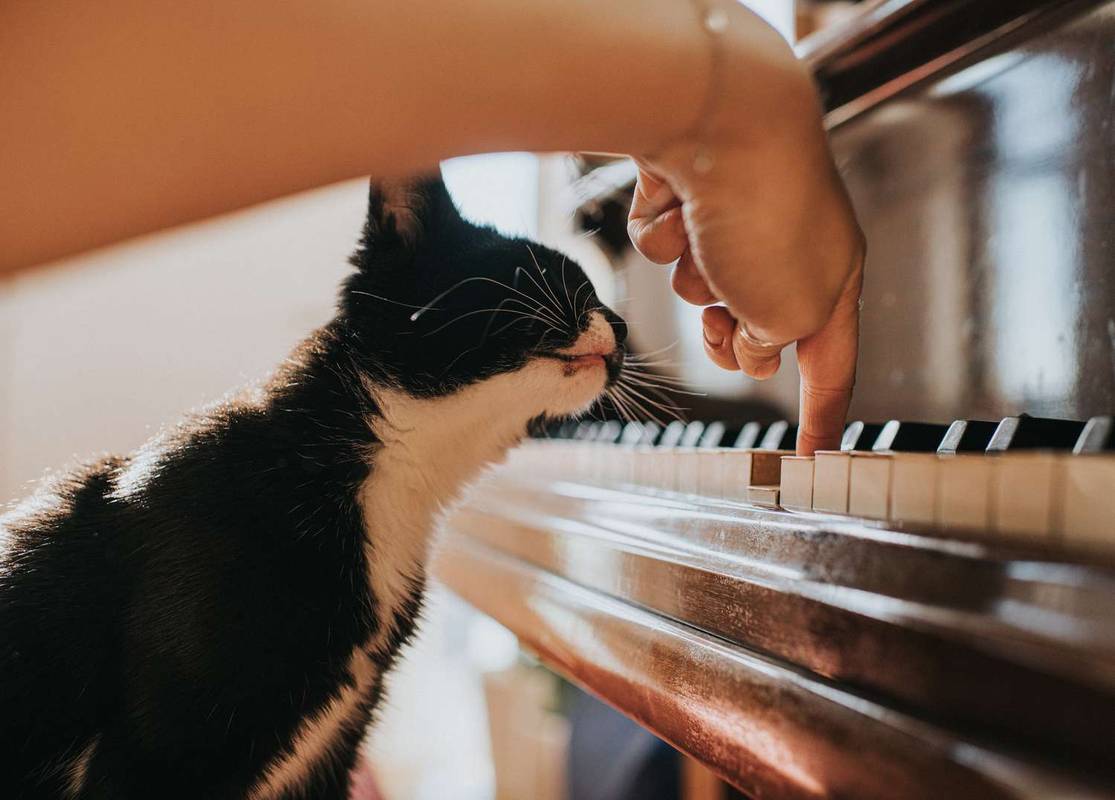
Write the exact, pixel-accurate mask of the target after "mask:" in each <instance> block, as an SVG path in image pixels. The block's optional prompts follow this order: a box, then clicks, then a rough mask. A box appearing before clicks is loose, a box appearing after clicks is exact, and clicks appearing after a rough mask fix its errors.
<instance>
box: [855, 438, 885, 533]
mask: <svg viewBox="0 0 1115 800" xmlns="http://www.w3.org/2000/svg"><path fill="white" fill-rule="evenodd" d="M890 469H891V455H890V454H889V453H852V458H851V462H850V466H849V470H848V513H849V514H851V515H853V516H857V517H866V518H868V519H887V515H888V514H889V512H890Z"/></svg>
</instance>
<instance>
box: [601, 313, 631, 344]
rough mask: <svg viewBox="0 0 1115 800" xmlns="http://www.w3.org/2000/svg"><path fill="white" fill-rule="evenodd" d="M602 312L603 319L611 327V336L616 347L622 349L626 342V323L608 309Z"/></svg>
mask: <svg viewBox="0 0 1115 800" xmlns="http://www.w3.org/2000/svg"><path fill="white" fill-rule="evenodd" d="M602 310H603V312H604V319H606V320H608V324H609V325H611V326H612V334H613V335H614V336H615V337H616V347H623V343H624V342H626V341H627V323H626V322H624V321H623V319H622V318H621V317H620V316H619V314H616V313H615V312H614V311H612V310H611V309H610V308H605V309H602Z"/></svg>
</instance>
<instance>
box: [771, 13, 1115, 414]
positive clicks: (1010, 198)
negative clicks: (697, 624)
mask: <svg viewBox="0 0 1115 800" xmlns="http://www.w3.org/2000/svg"><path fill="white" fill-rule="evenodd" d="M946 5H947V4H946ZM999 5H1000V6H1003V7H1006V6H1013V5H1016V4H1012V3H1000V4H999ZM1056 5H1057V7H1058V10H1059V12H1060V13H1059V14H1058V15H1057V19H1058V20H1059V21H1058V23H1057V24H1056V25H1053V26H1052V27H1050V28H1049V29H1048V30H1043V31H1042V32H1040V33H1036V34H1035V35H1033V36H1031V37H1030V38H1023V37H1022V33H1026V32H1027V31H1020V32H1018V33H1017V34H1016V35H1015V36H1013V37H1007V38H1006V39H1003V40H997V41H995V42H993V43H991V44H989V45H986V46H984V47H982V48H974V52H972V53H971V54H969V55H968V56H966V59H967V60H966V61H965V62H964V63H965V64H966V66H963V68H956V69H952V70H946V71H945V72H944V73H939V74H937V75H935V76H934V78H933V79H932V80H931V81H928V82H924V81H923V82H921V83H918V84H917V85H914V86H913V88H911V89H909V90H905V91H902V92H900V93H898V94H897V95H894V96H891V97H889V98H888V99H887V100H886V101H885V102H883V103H881V104H879V105H877V106H875V107H873V108H872V109H871V110H869V111H866V112H864V113H857V114H855V115H853V116H851V117H850V118H848V119H846V120H835V121H834V127H833V130H832V133H831V139H832V143H833V148H834V150H835V152H836V154H837V158H838V163H839V165H840V168H841V172H842V173H843V175H844V176H845V179H846V181H847V183H848V185H849V189H850V191H851V194H852V197H853V201H854V202H855V205H856V209H857V212H858V214H859V217H860V219H861V221H862V223H863V226H864V229H865V232H866V234H867V241H868V262H867V269H866V273H865V274H866V282H865V286H864V310H863V322H862V334H861V339H860V341H861V355H860V362H859V373H858V376H857V386H856V390H857V391H856V397H855V400H854V402H853V408H852V414H853V416H855V417H857V418H865V419H876V418H880V419H885V418H888V417H893V416H895V415H901V416H903V417H904V418H906V419H925V420H948V419H962V418H968V419H984V418H990V419H995V418H999V417H1002V416H1007V415H1010V414H1015V413H1018V412H1020V411H1027V412H1029V413H1032V414H1035V415H1044V416H1052V417H1067V418H1075V419H1086V418H1087V417H1089V416H1092V415H1096V414H1105V413H1109V412H1110V410H1111V409H1112V408H1113V407H1115V369H1113V366H1112V365H1113V364H1115V269H1113V267H1115V236H1113V235H1112V234H1113V229H1115V126H1113V125H1112V104H1111V87H1112V85H1113V83H1115V44H1113V43H1115V3H1111V2H1108V3H1103V4H1100V5H1098V6H1096V5H1093V6H1089V8H1088V10H1085V11H1083V12H1081V11H1079V8H1080V6H1079V4H1073V3H1063V4H1056ZM1070 11H1071V12H1073V13H1071V14H1070V13H1068V12H1070ZM1050 13H1052V12H1050ZM787 401H788V403H787V404H788V405H789V403H790V402H792V398H789V397H788V398H787Z"/></svg>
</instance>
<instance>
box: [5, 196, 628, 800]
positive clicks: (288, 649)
mask: <svg viewBox="0 0 1115 800" xmlns="http://www.w3.org/2000/svg"><path fill="white" fill-rule="evenodd" d="M353 264H354V265H355V267H356V272H355V273H354V274H353V275H352V276H351V277H350V278H349V279H348V281H347V282H346V284H345V287H344V289H343V290H342V293H341V298H340V302H339V308H338V313H337V315H336V317H335V318H334V319H333V321H332V322H330V323H329V324H328V325H326V326H325V327H324V328H322V329H321V330H319V331H317V332H316V333H315V334H314V335H313V336H312V337H311V338H310V339H309V340H307V341H306V342H305V343H304V344H303V345H302V346H301V347H300V349H298V350H297V351H296V352H295V353H294V354H293V355H292V356H291V357H290V359H288V361H287V362H286V363H285V364H284V365H283V366H282V367H281V368H280V369H279V370H278V372H277V373H276V375H275V376H274V377H273V378H272V379H270V381H269V382H267V383H266V384H265V385H262V386H260V387H257V388H254V389H252V390H249V391H247V392H245V393H243V394H242V395H240V396H237V397H235V398H233V399H230V400H228V401H225V402H222V403H220V404H219V405H217V406H215V407H214V408H211V409H209V410H207V411H205V412H203V413H201V414H198V415H196V416H194V417H192V418H190V419H188V420H186V421H183V422H181V423H179V424H178V425H177V426H175V427H172V428H169V429H167V430H165V431H164V432H163V433H162V434H160V435H159V436H157V437H156V438H155V439H154V440H152V441H150V442H149V443H147V444H146V445H144V446H143V447H142V448H140V449H139V450H138V451H137V452H135V453H133V454H131V455H129V456H124V457H118V458H117V457H113V458H105V459H103V460H101V461H98V462H97V463H93V464H89V465H87V466H84V467H83V468H81V469H79V470H77V471H74V472H71V473H69V474H65V475H61V476H59V477H55V478H53V479H51V480H49V481H48V482H47V483H46V484H44V485H43V486H42V487H41V488H40V490H39V491H38V492H37V494H35V495H34V496H32V497H31V498H29V499H28V500H26V501H24V502H23V503H22V504H20V505H18V506H16V507H15V508H13V509H12V510H11V511H10V512H9V513H7V514H6V515H5V516H3V517H0V797H3V798H12V799H13V800H14V798H82V799H83V800H93V799H94V798H144V800H147V798H155V797H158V798H190V799H191V800H195V799H196V798H207V799H213V800H218V799H220V798H245V799H246V800H276V799H277V798H299V797H306V798H331V799H335V798H343V797H345V796H346V794H347V787H348V774H349V772H350V770H351V768H352V766H353V764H354V760H355V754H356V750H357V747H358V745H359V743H360V741H361V739H362V738H363V736H364V732H365V729H366V727H367V726H368V724H369V721H370V720H371V718H372V713H373V710H374V709H375V707H376V704H377V702H378V701H379V699H380V696H381V693H382V691H383V677H384V674H385V673H386V672H387V671H388V670H389V669H390V667H391V664H392V662H393V661H394V659H395V657H396V655H397V654H398V651H399V648H400V647H401V646H402V645H403V644H404V643H405V642H406V640H407V638H408V637H409V636H410V635H411V633H412V631H413V630H414V626H415V622H416V618H417V615H418V612H419V609H420V606H421V603H422V593H423V587H424V583H425V562H426V557H427V550H428V547H429V543H430V537H431V535H432V533H433V532H434V530H435V527H436V523H437V520H438V517H439V514H440V512H441V511H442V509H443V508H445V506H446V504H448V503H451V502H452V501H453V499H454V498H455V496H456V495H457V493H458V491H459V490H460V489H461V487H462V486H463V485H464V484H465V483H466V482H467V481H469V480H470V479H471V478H473V477H474V476H476V475H477V474H478V473H479V472H480V471H481V469H482V468H483V467H484V465H486V464H489V463H491V462H495V461H498V460H500V459H501V458H502V457H503V455H504V453H505V452H506V451H507V449H508V448H509V447H511V446H513V445H514V444H515V443H516V442H518V441H519V440H520V439H521V438H522V437H523V436H524V434H525V432H526V431H527V428H528V425H530V424H531V423H532V422H535V421H537V420H539V419H540V418H541V419H545V418H549V417H559V416H563V415H569V414H575V413H578V412H581V411H583V410H585V409H586V408H587V407H588V406H589V405H590V404H591V403H592V402H594V401H595V400H596V399H597V398H598V397H599V396H600V395H601V393H602V392H603V391H604V390H605V389H606V387H607V385H608V384H609V383H610V382H611V381H614V380H615V379H616V376H617V374H618V371H619V368H620V363H621V361H622V347H623V340H624V337H625V328H624V325H623V323H622V322H621V321H620V320H619V319H618V317H616V316H615V314H613V313H612V312H611V311H609V310H608V309H607V308H605V307H604V306H603V305H602V304H601V303H600V302H599V300H598V299H597V298H596V295H595V293H594V291H593V289H592V286H591V284H590V283H589V282H588V280H587V279H586V278H585V276H584V274H583V273H582V271H581V270H580V269H579V268H578V267H577V266H576V265H575V264H574V263H572V262H569V261H567V260H566V259H564V258H563V257H562V256H561V255H559V254H557V253H555V252H552V251H550V250H547V249H545V248H542V247H539V246H537V245H531V244H529V243H527V242H526V241H523V240H521V239H509V238H505V237H503V236H501V235H499V234H497V233H496V232H494V231H492V230H490V229H486V228H480V227H477V226H474V225H472V224H470V223H468V222H466V221H464V220H462V219H461V217H460V216H459V214H458V213H457V210H456V209H455V208H454V206H453V203H452V201H451V199H450V198H449V195H448V193H447V192H446V190H445V187H444V185H443V184H442V182H441V181H440V179H432V180H427V181H422V182H417V183H410V184H398V185H381V186H375V185H373V188H372V192H371V198H370V207H369V214H368V221H367V224H366V227H365V231H364V236H363V239H362V242H361V245H360V247H359V249H358V251H357V253H356V254H355V255H354V256H353Z"/></svg>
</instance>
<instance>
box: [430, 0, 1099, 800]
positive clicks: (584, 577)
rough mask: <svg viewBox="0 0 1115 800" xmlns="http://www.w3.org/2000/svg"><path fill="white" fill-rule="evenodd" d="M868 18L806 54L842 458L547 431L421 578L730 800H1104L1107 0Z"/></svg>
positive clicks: (624, 430) (709, 442)
mask: <svg viewBox="0 0 1115 800" xmlns="http://www.w3.org/2000/svg"><path fill="white" fill-rule="evenodd" d="M860 9H861V10H860V11H859V13H858V14H857V15H856V16H855V17H854V18H853V19H851V20H850V21H849V22H848V23H846V24H844V25H842V26H840V27H839V28H837V29H835V30H825V31H822V32H820V33H818V34H816V35H814V36H813V37H812V38H809V39H806V40H804V41H803V42H802V43H801V45H800V50H801V54H802V56H803V57H804V58H805V59H807V60H808V61H809V63H810V64H811V65H812V67H813V69H814V71H815V74H816V76H817V80H818V82H819V84H820V85H821V88H822V91H823V96H824V98H825V102H826V108H827V123H828V125H829V127H830V135H831V139H832V143H833V147H834V148H835V150H836V153H837V160H838V163H839V166H840V168H841V170H842V171H843V173H844V175H845V178H846V180H847V182H848V185H849V187H850V190H851V192H852V194H853V198H854V200H855V203H856V207H857V209H858V212H859V214H860V218H861V221H862V223H863V225H864V228H865V230H866V233H867V238H868V242H869V261H868V266H867V282H866V286H865V291H864V301H865V302H864V317H863V349H862V355H861V361H860V368H859V381H858V386H857V395H856V399H855V401H854V404H853V409H852V418H853V420H861V421H858V422H852V423H851V424H849V427H848V430H847V432H846V434H845V441H844V443H843V446H842V448H841V450H840V451H834V452H830V453H821V454H818V455H817V456H816V457H814V458H811V459H799V458H796V457H794V456H793V455H792V453H790V452H788V449H789V448H792V444H791V442H792V436H793V425H792V424H791V423H789V422H785V421H778V420H777V419H776V417H777V415H778V409H781V414H782V415H785V414H787V413H790V412H791V410H792V409H793V407H794V400H795V396H794V394H793V388H792V387H790V388H789V389H786V390H782V394H781V395H779V396H770V395H767V396H759V397H757V398H751V399H749V400H746V401H742V402H741V401H736V400H732V401H727V400H724V399H723V398H720V399H717V398H716V397H710V398H705V399H702V398H696V399H695V400H692V401H690V402H688V403H687V404H688V405H689V406H690V407H691V409H692V411H691V414H690V417H689V418H690V420H691V421H690V422H688V423H681V422H672V423H670V424H669V425H656V424H654V423H652V422H650V421H620V420H618V419H614V420H606V419H604V418H602V419H600V420H598V421H594V422H590V421H584V422H579V423H577V422H570V423H566V424H564V425H562V426H557V427H555V428H553V429H551V430H548V431H545V432H541V433H540V436H539V438H537V439H535V440H532V441H530V442H529V443H527V444H526V445H525V446H523V447H522V448H520V449H519V450H517V451H515V452H514V453H513V454H512V456H511V458H510V459H509V461H508V463H507V464H506V465H504V466H503V467H501V468H500V469H498V470H496V471H495V472H493V473H492V474H491V475H490V476H489V477H487V478H486V479H485V480H484V481H482V482H481V483H480V484H479V485H478V486H476V487H475V488H474V489H473V491H472V492H471V493H470V496H469V499H468V501H467V502H466V503H465V504H464V506H463V507H461V508H460V509H459V510H458V511H456V512H454V514H453V515H452V516H451V517H450V518H449V519H448V521H447V525H446V528H447V530H446V535H445V539H444V542H443V545H442V548H441V552H440V554H439V557H438V561H437V573H438V575H439V577H440V579H441V580H442V581H444V582H445V583H446V584H447V585H449V586H450V587H451V588H452V589H453V590H454V591H456V592H457V593H458V594H460V595H461V596H462V597H464V598H465V599H466V600H468V601H469V602H470V603H472V604H473V605H475V606H476V607H477V608H479V609H480V610H481V611H483V612H485V613H486V614H489V615H491V616H492V617H494V618H495V619H497V620H498V621H500V622H501V623H503V624H504V625H506V626H507V627H508V628H510V629H511V630H512V631H514V632H515V633H516V634H517V635H518V637H519V639H520V641H521V642H522V644H523V645H524V646H525V647H526V648H528V649H529V650H531V651H533V652H534V653H536V654H537V655H538V657H539V658H540V659H541V660H542V661H543V662H544V663H545V664H547V665H548V666H549V667H551V668H552V669H553V670H555V671H557V672H558V673H560V674H561V675H563V676H565V677H567V678H568V679H570V680H572V681H573V682H575V683H577V684H579V685H580V686H582V687H584V688H585V689H587V690H588V691H590V692H591V693H593V694H595V695H596V696H598V697H600V698H602V699H603V700H605V701H606V702H607V703H609V704H611V705H612V706H614V707H615V708H617V709H619V710H621V711H622V712H624V713H626V714H627V715H629V716H631V717H632V718H634V719H636V720H637V721H639V722H640V723H642V724H643V725H645V726H646V727H648V728H649V729H651V730H652V731H653V732H655V733H656V734H657V735H659V736H660V737H662V738H663V739H665V740H666V741H668V742H669V743H671V744H672V745H674V746H675V747H676V748H678V749H679V750H681V751H683V752H685V753H688V754H690V755H691V756H693V757H694V758H696V759H698V760H699V761H701V762H703V763H704V764H706V765H708V767H709V768H710V769H712V770H713V771H714V772H715V773H717V774H718V775H719V776H721V777H722V778H723V779H725V780H726V781H728V782H729V783H731V784H732V785H734V786H735V787H737V788H738V789H739V790H740V791H741V792H743V793H744V794H745V795H747V796H749V797H763V798H820V797H844V798H942V797H949V798H1101V797H1115V452H1112V449H1113V447H1115V444H1113V441H1115V435H1113V426H1112V420H1111V417H1110V415H1111V414H1112V413H1113V412H1115V94H1113V87H1115V2H1083V1H1081V2H1048V1H1046V2H1043V1H1042V0H1011V2H1006V1H1005V0H874V1H873V2H866V3H862V4H861V5H860ZM599 183H600V181H596V184H599ZM583 211H584V213H585V214H586V215H589V216H592V217H593V218H594V220H595V222H594V225H596V226H597V227H600V228H601V229H602V230H603V231H604V234H605V236H606V235H607V232H608V231H609V230H613V231H617V230H618V231H619V232H620V233H619V234H617V235H616V237H615V239H614V242H613V247H614V253H616V254H619V253H621V252H622V249H621V241H622V239H621V236H622V234H621V232H622V226H621V225H616V224H614V223H615V221H616V220H617V219H622V215H623V213H624V212H625V207H624V204H623V196H622V193H618V194H617V193H616V192H613V191H610V190H609V191H607V192H606V193H605V194H604V195H601V196H600V197H598V198H595V199H592V198H590V199H589V200H588V201H587V202H586V203H585V206H584V209H583ZM609 220H611V222H612V224H610V225H609ZM625 258H626V259H627V261H628V262H629V261H630V259H629V258H627V257H625V256H619V255H617V262H621V261H624V259H625ZM625 311H626V312H628V316H629V319H630V320H631V321H632V330H633V334H635V333H637V331H638V330H639V327H640V322H639V320H638V318H637V317H638V315H637V314H634V315H633V314H631V313H630V311H631V310H630V309H625ZM645 324H646V325H650V324H653V323H652V322H651V321H650V320H649V319H648V321H647V322H646V323H645ZM690 335H694V336H697V335H699V333H698V332H697V331H695V330H694V331H692V332H691V334H690ZM636 344H637V337H636ZM760 391H764V390H760ZM1030 415H1032V416H1030ZM605 416H606V415H605ZM907 420H908V421H907ZM624 423H626V424H624Z"/></svg>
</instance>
